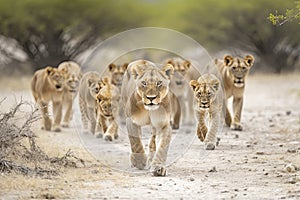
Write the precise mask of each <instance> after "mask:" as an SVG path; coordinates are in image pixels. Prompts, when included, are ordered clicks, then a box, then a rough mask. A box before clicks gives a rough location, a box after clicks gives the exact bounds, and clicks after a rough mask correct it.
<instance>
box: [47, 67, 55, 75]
mask: <svg viewBox="0 0 300 200" xmlns="http://www.w3.org/2000/svg"><path fill="white" fill-rule="evenodd" d="M53 71H54V69H53V67H50V66H48V67H46V72H47V74H48V75H51V74H53Z"/></svg>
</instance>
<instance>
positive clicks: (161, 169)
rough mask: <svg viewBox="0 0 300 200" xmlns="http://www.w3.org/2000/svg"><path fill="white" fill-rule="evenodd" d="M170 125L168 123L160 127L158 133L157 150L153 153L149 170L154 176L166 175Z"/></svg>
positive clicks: (170, 134) (170, 133)
mask: <svg viewBox="0 0 300 200" xmlns="http://www.w3.org/2000/svg"><path fill="white" fill-rule="evenodd" d="M171 136H172V132H171V127H170V126H169V125H167V126H165V127H163V128H162V129H161V133H160V134H159V135H158V137H159V144H158V148H157V151H156V153H155V156H154V159H153V162H152V166H151V169H150V171H152V172H153V175H154V176H165V175H166V168H165V165H166V160H167V154H168V150H169V145H170V142H171Z"/></svg>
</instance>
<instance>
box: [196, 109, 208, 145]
mask: <svg viewBox="0 0 300 200" xmlns="http://www.w3.org/2000/svg"><path fill="white" fill-rule="evenodd" d="M205 114H206V112H205V111H200V112H199V115H198V117H199V120H198V127H197V136H198V138H199V139H200V141H201V142H203V141H204V140H205V137H206V133H207V131H208V129H207V127H206V124H205Z"/></svg>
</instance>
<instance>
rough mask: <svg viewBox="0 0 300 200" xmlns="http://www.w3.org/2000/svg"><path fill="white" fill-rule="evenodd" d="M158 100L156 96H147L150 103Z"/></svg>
mask: <svg viewBox="0 0 300 200" xmlns="http://www.w3.org/2000/svg"><path fill="white" fill-rule="evenodd" d="M155 98H156V96H147V99H149V100H150V101H153V100H154V99H155Z"/></svg>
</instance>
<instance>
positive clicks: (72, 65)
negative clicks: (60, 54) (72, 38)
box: [58, 61, 82, 127]
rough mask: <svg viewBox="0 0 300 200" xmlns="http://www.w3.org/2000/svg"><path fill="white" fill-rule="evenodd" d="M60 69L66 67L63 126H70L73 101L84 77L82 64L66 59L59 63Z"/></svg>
mask: <svg viewBox="0 0 300 200" xmlns="http://www.w3.org/2000/svg"><path fill="white" fill-rule="evenodd" d="M58 69H61V70H62V69H64V70H65V71H66V73H65V83H64V92H63V110H64V107H65V113H64V118H63V122H62V127H69V123H70V120H71V118H72V114H73V102H74V99H75V97H76V96H77V93H78V87H79V81H80V79H81V77H82V74H81V69H80V66H79V65H78V64H77V63H76V62H73V61H65V62H62V63H61V64H59V65H58Z"/></svg>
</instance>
